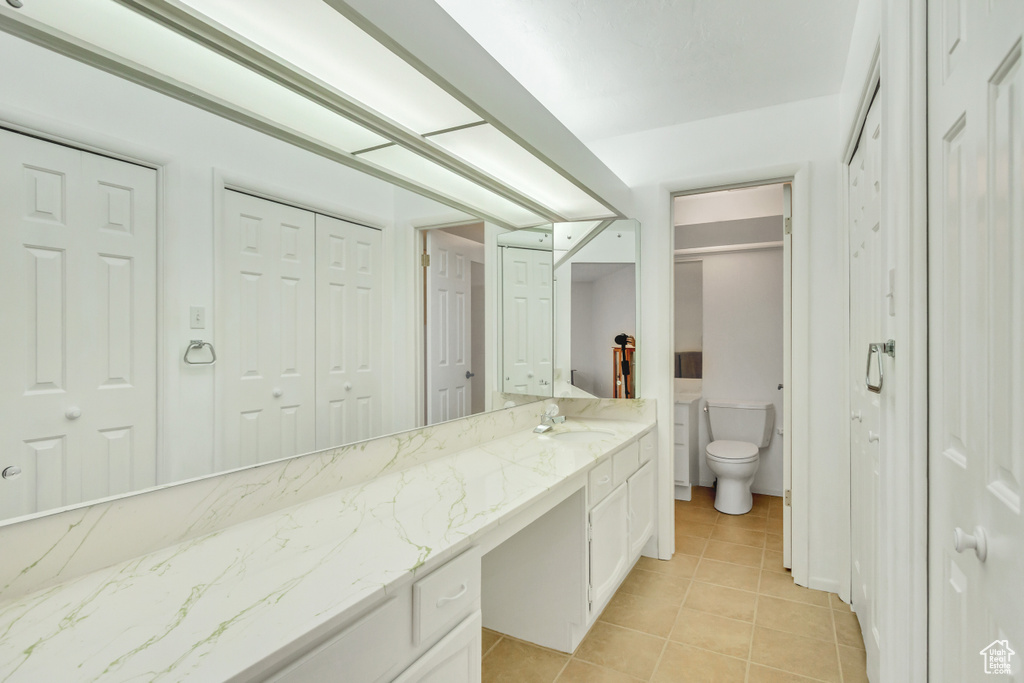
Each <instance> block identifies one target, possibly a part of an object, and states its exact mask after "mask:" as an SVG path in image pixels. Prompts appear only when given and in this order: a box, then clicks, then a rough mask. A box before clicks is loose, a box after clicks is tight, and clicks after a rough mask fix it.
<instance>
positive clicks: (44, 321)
mask: <svg viewBox="0 0 1024 683" xmlns="http://www.w3.org/2000/svg"><path fill="white" fill-rule="evenodd" d="M0 287H2V291H3V293H4V295H3V296H2V297H0V320H3V324H2V325H0V354H2V356H0V357H2V359H3V361H2V362H0V414H2V415H3V420H2V421H0V470H3V469H6V468H8V467H18V468H20V469H21V472H22V473H21V475H20V476H18V477H14V478H5V479H2V480H0V519H4V518H9V517H14V516H18V515H24V514H30V513H33V512H37V511H42V510H47V509H51V508H55V507H60V506H64V505H70V504H74V503H78V502H82V501H86V500H93V499H96V498H101V497H104V496H109V495H114V494H118V493H124V492H126V491H131V490H134V489H138V488H142V487H146V486H151V485H152V484H154V483H155V477H156V474H155V473H156V172H155V171H153V170H152V169H148V168H143V167H141V166H136V165H134V164H129V163H125V162H121V161H115V160H113V159H109V158H107V157H101V156H98V155H95V154H90V153H88V152H82V151H80V150H77V149H72V148H69V147H65V146H63V145H58V144H54V143H50V142H45V141H42V140H38V139H36V138H31V137H28V136H25V135H20V134H17V133H11V132H7V131H0Z"/></svg>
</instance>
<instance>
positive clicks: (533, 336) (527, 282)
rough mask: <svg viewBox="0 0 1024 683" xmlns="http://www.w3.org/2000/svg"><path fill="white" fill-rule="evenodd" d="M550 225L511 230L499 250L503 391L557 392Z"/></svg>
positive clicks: (499, 245) (513, 392) (499, 238)
mask: <svg viewBox="0 0 1024 683" xmlns="http://www.w3.org/2000/svg"><path fill="white" fill-rule="evenodd" d="M553 243H554V234H553V231H552V228H551V226H547V227H541V228H529V229H526V230H516V231H514V232H507V233H504V234H502V235H500V236H499V237H498V248H499V251H500V253H501V257H500V262H501V335H500V337H501V373H502V374H501V379H502V384H501V391H502V392H503V393H506V394H525V395H530V396H545V397H546V396H552V395H553V369H554V368H553V362H552V356H553V353H554V348H553V347H554V337H553V324H554V320H553V316H554V306H553V303H554V290H553V281H552V266H553V263H552V245H553Z"/></svg>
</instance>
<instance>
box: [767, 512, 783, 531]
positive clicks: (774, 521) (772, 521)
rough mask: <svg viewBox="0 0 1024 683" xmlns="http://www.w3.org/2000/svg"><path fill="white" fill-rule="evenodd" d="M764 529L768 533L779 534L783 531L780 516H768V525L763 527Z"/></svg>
mask: <svg viewBox="0 0 1024 683" xmlns="http://www.w3.org/2000/svg"><path fill="white" fill-rule="evenodd" d="M765 530H766V531H767V532H768V533H770V534H780V535H781V534H782V533H783V524H782V517H780V516H775V517H771V518H769V519H768V525H767V526H766V527H765Z"/></svg>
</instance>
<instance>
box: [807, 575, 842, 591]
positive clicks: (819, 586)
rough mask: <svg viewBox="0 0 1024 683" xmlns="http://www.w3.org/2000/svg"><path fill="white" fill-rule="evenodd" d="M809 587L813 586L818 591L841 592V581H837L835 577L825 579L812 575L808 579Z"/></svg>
mask: <svg viewBox="0 0 1024 683" xmlns="http://www.w3.org/2000/svg"><path fill="white" fill-rule="evenodd" d="M807 587H808V588H813V589H814V590H816V591H826V592H828V593H839V582H838V581H835V580H834V579H823V578H820V577H816V576H812V577H810V579H808V581H807Z"/></svg>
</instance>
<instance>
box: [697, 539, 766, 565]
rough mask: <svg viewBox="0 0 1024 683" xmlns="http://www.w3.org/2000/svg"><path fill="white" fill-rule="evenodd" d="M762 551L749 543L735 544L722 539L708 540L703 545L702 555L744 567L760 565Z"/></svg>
mask: <svg viewBox="0 0 1024 683" xmlns="http://www.w3.org/2000/svg"><path fill="white" fill-rule="evenodd" d="M762 555H764V551H763V550H762V549H761V548H753V547H751V546H749V545H737V544H735V543H725V542H724V541H714V540H711V541H708V544H707V546H705V547H704V557H705V558H707V559H711V560H718V561H720V562H732V563H733V564H742V565H744V566H746V567H760V566H761V561H762Z"/></svg>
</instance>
